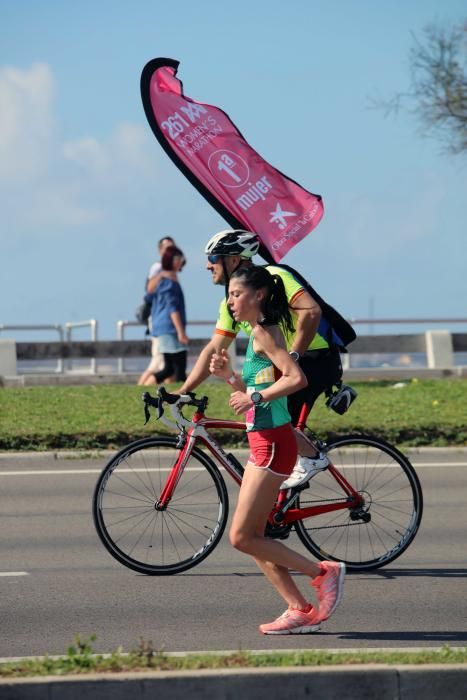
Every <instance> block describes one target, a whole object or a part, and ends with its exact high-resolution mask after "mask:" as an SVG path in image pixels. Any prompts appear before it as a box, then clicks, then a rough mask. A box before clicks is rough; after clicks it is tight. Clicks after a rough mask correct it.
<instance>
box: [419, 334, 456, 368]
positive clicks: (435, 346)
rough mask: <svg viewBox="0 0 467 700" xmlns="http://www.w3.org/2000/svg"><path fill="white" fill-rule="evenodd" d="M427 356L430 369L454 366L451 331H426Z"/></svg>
mask: <svg viewBox="0 0 467 700" xmlns="http://www.w3.org/2000/svg"><path fill="white" fill-rule="evenodd" d="M425 339H426V358H427V365H428V367H429V368H430V369H449V368H452V367H454V351H453V347H452V335H451V333H450V332H449V331H426V333H425Z"/></svg>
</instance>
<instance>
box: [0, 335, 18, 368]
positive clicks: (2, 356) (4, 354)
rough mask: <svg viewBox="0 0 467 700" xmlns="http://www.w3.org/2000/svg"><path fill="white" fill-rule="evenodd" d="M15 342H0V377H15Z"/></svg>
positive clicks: (10, 339) (9, 339)
mask: <svg viewBox="0 0 467 700" xmlns="http://www.w3.org/2000/svg"><path fill="white" fill-rule="evenodd" d="M16 374H17V371H16V340H13V339H12V338H2V339H1V340H0V377H16Z"/></svg>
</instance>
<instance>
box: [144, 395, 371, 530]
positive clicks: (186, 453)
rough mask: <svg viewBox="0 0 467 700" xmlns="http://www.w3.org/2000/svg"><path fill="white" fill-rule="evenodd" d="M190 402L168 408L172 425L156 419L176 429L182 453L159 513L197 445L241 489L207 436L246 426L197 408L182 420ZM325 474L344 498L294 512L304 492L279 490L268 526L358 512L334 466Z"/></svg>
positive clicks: (224, 457) (224, 456) (162, 496)
mask: <svg viewBox="0 0 467 700" xmlns="http://www.w3.org/2000/svg"><path fill="white" fill-rule="evenodd" d="M191 400H192V399H191V397H190V396H188V395H187V396H181V397H180V401H177V402H176V403H175V404H172V405H170V410H171V413H172V417H173V419H174V423H172V422H171V421H168V420H167V419H165V418H164V415H163V412H162V413H161V415H160V416H159V418H160V419H161V422H162V423H164V424H165V425H166V426H168V427H170V428H171V429H173V428H174V424H175V425H176V426H177V428H178V431H179V443H180V446H181V449H180V454H179V456H178V458H177V461H176V462H175V464H174V465H173V467H172V469H171V471H170V473H169V476H168V478H167V481H166V483H165V486H164V487H163V489H162V491H161V494H160V498H159V500H158V502H157V505H156V508H157V509H158V510H165V509H166V508H167V506H168V504H169V502H170V500H171V498H172V496H173V493H174V491H175V489H176V486H177V484H178V482H179V480H180V478H181V476H182V474H183V470H184V468H185V466H186V464H187V462H188V460H189V458H190V455H191V452H192V450H193V448H194V447H195V445H196V444H197V443H198V442H200V443H202V444H203V445H204V446H205V447H206V448H207V449H208V450H209V452H211V454H212V455H213V456H214V457H215V459H216V460H217V461H218V462H219V463H220V464H221V466H223V467H224V469H225V470H226V471H227V472H228V473H229V474H230V476H231V477H232V478H233V479H234V481H235V482H236V483H237V484H238V485H240V484H241V482H242V474H240V473H239V472H238V470H237V467H236V465H235V464H233V463H231V462H230V461H229V455H228V454H226V452H225V451H224V450H223V448H222V447H221V446H220V445H219V444H218V442H217V441H216V440H215V439H214V438H213V437H212V436H211V435H210V434H209V430H210V429H222V428H224V429H230V430H245V428H246V426H245V423H244V422H241V421H233V420H220V419H217V418H208V417H207V416H205V414H204V410H203V408H198V410H197V411H196V412H195V414H194V415H193V417H192V419H191V421H190V420H188V419H187V418H185V417H184V416H183V414H182V413H181V410H180V408H179V406H180V405H183V404H188V403H190V401H191ZM305 409H306V406H304V407H303V409H302V413H301V415H300V420H299V423H298V425H297V428H296V429H297V430H300V432H302V433H303V430H304V425H305V423H306V415H307V414H306V415H305ZM307 439H308V438H307ZM327 470H328V472H329V473H330V474H331V475H332V476H333V478H334V479H335V480H336V482H337V484H338V485H339V486H340V487H341V488H342V490H343V492H344V493H345V494H346V498H343V499H341V500H340V501H336V502H331V503H329V502H328V503H322V504H320V505H312V506H308V507H300V508H296V507H293V505H294V503H295V502H296V500H297V497H298V495H299V493H300V491H301V490H303V489H300V488H298V489H291V490H290V492H289V491H287V490H280V491H279V495H278V498H277V502H276V505H275V506H274V508H273V509H272V511H271V514H270V516H269V518H268V521H269V523H270V524H271V525H273V526H274V525H281V526H283V525H288V524H293V523H294V522H296V521H297V520H303V519H304V518H310V517H313V516H316V515H322V514H323V513H330V512H332V511H337V510H344V509H349V508H352V509H356V508H359V507H360V506H361V504H362V497H361V496H360V494H359V493H358V492H357V491H355V489H354V488H353V487H352V486H351V485H350V484H349V482H348V481H347V480H346V479H345V478H344V477H343V476H342V474H341V473H340V472H339V471H338V470H337V469H336V467H334V465H333V464H330V465H329V466H328V467H327Z"/></svg>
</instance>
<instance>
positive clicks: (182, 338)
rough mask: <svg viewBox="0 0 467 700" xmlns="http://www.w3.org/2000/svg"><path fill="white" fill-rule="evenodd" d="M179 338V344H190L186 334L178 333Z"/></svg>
mask: <svg viewBox="0 0 467 700" xmlns="http://www.w3.org/2000/svg"><path fill="white" fill-rule="evenodd" d="M177 337H178V342H179V343H181V344H182V345H188V343H189V342H190V339H189V337H188V336H187V335H185V333H177Z"/></svg>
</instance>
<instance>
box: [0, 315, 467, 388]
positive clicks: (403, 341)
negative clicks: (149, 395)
mask: <svg viewBox="0 0 467 700" xmlns="http://www.w3.org/2000/svg"><path fill="white" fill-rule="evenodd" d="M351 322H352V324H353V325H363V324H376V323H377V324H381V325H383V324H414V323H417V324H425V325H430V324H435V323H436V324H438V323H442V324H444V325H447V324H466V325H467V318H445V319H435V318H429V319H427V318H425V319H420V318H417V319H367V318H361V319H353V320H352V321H351ZM189 325H190V326H204V327H206V328H209V329H212V328H214V325H215V324H214V322H213V321H191V322H189ZM82 327H89V328H90V329H91V340H90V341H77V340H73V332H74V331H75V329H77V328H82ZM128 327H140V328H144V326H143V324H140V323H138V322H137V321H123V320H122V321H119V322H118V323H117V340H116V341H99V340H98V339H97V337H98V323H97V321H96V320H94V319H91V320H88V321H76V322H68V323H66V324H64V325H63V326H62V325H60V324H41V325H19V324H15V325H7V324H0V341H1V333H2V332H5V331H13V332H16V331H19V332H24V331H34V332H36V331H54V332H55V333H58V336H59V342H33V341H29V342H15V341H13V340H11V341H6V342H11V343H12V346H14V353H15V354H14V358H13V357H12V355H11V354H10V360H11V361H12V363H13V364H14V363H16V360H23V361H24V360H27V361H30V362H36V361H37V362H39V361H43V360H56V361H57V365H56V369H55V372H56V373H57V374H61V373H64V371H65V369H64V362H65V361H66V368H67V370H71V368H72V360H73V359H75V360H83V359H89V360H90V369H89V373H90V374H96V373H97V359H98V358H112V359H113V360H117V363H116V364H117V367H116V373H117V374H124V373H125V371H126V370H125V358H136V357H140V358H141V357H146V356H147V357H149V356H150V346H151V344H150V342H148V340H145V339H144V338H143V339H140V340H129V339H127V338H125V332H126V330H127V328H128ZM206 342H207V339H206V338H196V339H191V340H190V346H189V351H190V353H191V355H192V356H193V355H196V354H197V353H198V354H199V352H200V350H201V349H202V347H203V346H204V345H205V343H206ZM246 343H247V339H246V338H242V337H240V338H238V339H237V340H236V342H235V343H234V344H233V345H232V347H231V350H232V355H233V357H235V355H237V354H238V355H240V356H241V355H243V354H244V351H245V347H246ZM349 350H350V352H349V353H348V354H346V355H343V362H344V368H345V369H349V368H350V366H351V361H350V359H351V357H352V356H353V355H355V354H360V353H361V354H380V353H383V354H388V353H398V354H399V353H400V354H402V353H407V354H409V353H425V354H426V356H427V366H428V368H433V369H439V368H441V367H443V368H448V367H452V366H453V365H454V359H453V353H456V352H457V353H459V352H467V333H450V332H449V331H446V330H440V331H428V332H425V333H418V334H414V333H412V334H400V335H396V334H392V335H376V334H375V335H367V336H362V335H360V336H359V337H358V338H357V340H356V341H354V343H352V345H351V346H350V348H349ZM1 365H2V359H1V355H0V375H1V374H2V367H1ZM4 366H5V363H4ZM9 366H10V367H11V366H12V364H11V363H10V365H9ZM113 373H114V374H115V371H114V372H113ZM3 374H5V372H3ZM10 374H11V371H10Z"/></svg>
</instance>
